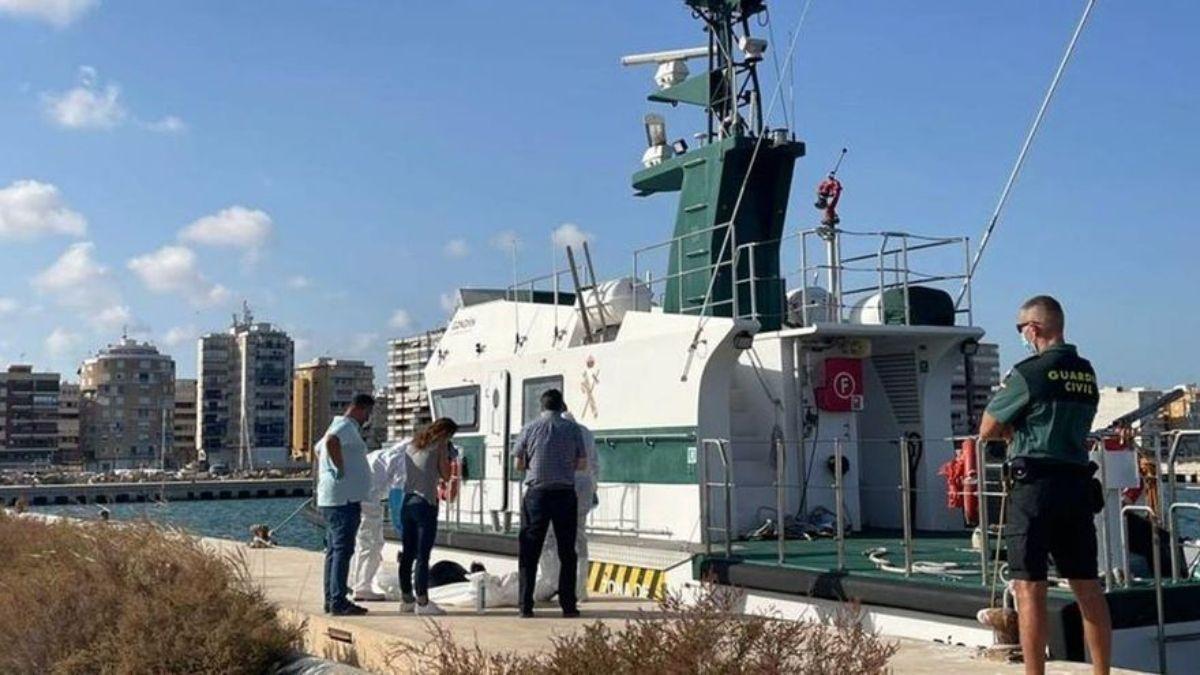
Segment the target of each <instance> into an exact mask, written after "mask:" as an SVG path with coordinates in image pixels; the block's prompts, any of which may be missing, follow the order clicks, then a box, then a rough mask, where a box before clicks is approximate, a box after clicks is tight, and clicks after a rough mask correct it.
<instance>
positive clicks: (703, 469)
mask: <svg viewBox="0 0 1200 675" xmlns="http://www.w3.org/2000/svg"><path fill="white" fill-rule="evenodd" d="M714 445H715V446H716V448H717V451H718V453H719V456H720V458H721V465H722V469H723V474H722V481H721V482H720V483H713V482H711V480H709V470H708V449H709V447H710V446H714ZM699 459H700V481H701V485H700V524H701V529H702V532H701V535H702V536H703V539H704V551H705V553H706V554H707V555H709V556H712V532H713V531H721V532H724V533H725V557H726V558H732V557H733V527H732V524H731V523H732V521H733V485H732V482H733V481H732V478H731V477H730V475H729V473H730V465H729V439H727V438H705V439H702V440H701V441H700V457H699ZM712 487H721V488H723V491H724V497H725V526H724V527H723V528H717V527H713V526H712V525H711V524H710V523H711V517H712V508H711V507H712V504H711V499H710V498H709V489H710V488H712Z"/></svg>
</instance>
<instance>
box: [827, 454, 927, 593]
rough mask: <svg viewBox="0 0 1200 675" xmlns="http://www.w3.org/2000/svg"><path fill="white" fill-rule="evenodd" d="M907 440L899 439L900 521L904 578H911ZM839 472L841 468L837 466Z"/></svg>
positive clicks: (910, 506)
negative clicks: (902, 540) (902, 532)
mask: <svg viewBox="0 0 1200 675" xmlns="http://www.w3.org/2000/svg"><path fill="white" fill-rule="evenodd" d="M909 452H910V450H909V445H908V438H906V437H905V436H901V437H900V520H901V525H902V529H903V531H904V576H906V577H911V576H912V567H913V532H912V476H911V469H910V467H911V466H912V465H911V464H910V462H911V459H912V458H911V457H910V456H909ZM838 469H839V470H840V469H841V467H840V466H839V467H838Z"/></svg>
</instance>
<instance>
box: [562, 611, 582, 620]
mask: <svg viewBox="0 0 1200 675" xmlns="http://www.w3.org/2000/svg"><path fill="white" fill-rule="evenodd" d="M563 618H564V619H578V618H579V610H577V609H564V610H563Z"/></svg>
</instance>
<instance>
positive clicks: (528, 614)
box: [521, 609, 533, 619]
mask: <svg viewBox="0 0 1200 675" xmlns="http://www.w3.org/2000/svg"><path fill="white" fill-rule="evenodd" d="M521 618H522V619H532V618H533V610H532V609H523V610H521Z"/></svg>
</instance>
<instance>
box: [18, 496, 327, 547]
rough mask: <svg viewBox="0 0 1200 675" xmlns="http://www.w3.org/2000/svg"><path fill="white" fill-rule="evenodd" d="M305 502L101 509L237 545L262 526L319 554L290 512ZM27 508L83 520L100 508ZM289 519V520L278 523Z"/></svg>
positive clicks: (319, 540) (311, 529)
mask: <svg viewBox="0 0 1200 675" xmlns="http://www.w3.org/2000/svg"><path fill="white" fill-rule="evenodd" d="M307 501H308V499H306V498H302V497H278V498H271V499H219V500H212V501H208V500H204V501H179V502H166V503H149V502H147V503H132V504H108V505H106V506H105V507H104V508H107V509H108V511H109V513H110V517H111V518H113V519H114V520H149V521H152V522H155V523H159V524H164V525H171V526H173V527H179V528H182V529H185V530H187V531H189V532H191V533H192V534H195V535H198V536H202V537H216V538H220V539H233V540H239V541H249V540H250V527H251V526H253V525H257V524H259V523H263V524H266V525H267V526H268V527H271V528H273V529H275V542H276V543H277V544H279V545H281V546H294V547H297V548H305V549H308V550H310V551H320V550H322V549H323V548H324V531H323V530H322V529H320V528H319V527H317V526H316V525H314V524H313V523H312V522H310V521H309V520H307V519H306V518H305V517H304V514H303V513H296V512H297V511H298V510H299V509H300V508H301V507H302V506H304V504H305V503H306V502H307ZM30 510H32V511H36V512H38V513H49V514H53V515H57V516H67V517H70V518H81V519H85V520H96V519H98V518H99V517H100V507H99V506H97V505H95V504H88V505H84V504H73V505H63V506H36V507H32V508H31V509H30ZM293 514H295V515H293ZM289 516H291V519H290V520H287V522H286V523H284V520H286V519H288V517H289ZM280 523H283V526H282V527H279V525H280Z"/></svg>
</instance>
